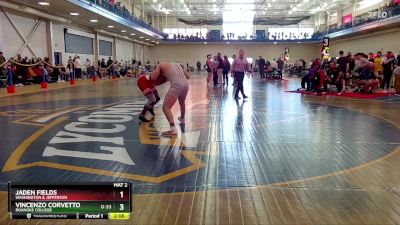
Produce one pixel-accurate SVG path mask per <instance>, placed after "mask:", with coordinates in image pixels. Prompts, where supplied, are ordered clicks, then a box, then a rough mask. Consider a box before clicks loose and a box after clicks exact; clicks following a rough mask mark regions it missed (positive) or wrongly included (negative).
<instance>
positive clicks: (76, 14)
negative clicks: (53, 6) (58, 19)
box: [69, 13, 79, 16]
mask: <svg viewBox="0 0 400 225" xmlns="http://www.w3.org/2000/svg"><path fill="white" fill-rule="evenodd" d="M69 15H71V16H79V13H69Z"/></svg>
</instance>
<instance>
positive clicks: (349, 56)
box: [347, 52, 356, 73]
mask: <svg viewBox="0 0 400 225" xmlns="http://www.w3.org/2000/svg"><path fill="white" fill-rule="evenodd" d="M347 59H348V61H349V73H352V72H353V71H354V67H355V66H356V64H355V61H354V58H353V56H352V54H351V52H347Z"/></svg>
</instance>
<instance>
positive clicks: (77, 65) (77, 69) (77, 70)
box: [74, 56, 83, 79]
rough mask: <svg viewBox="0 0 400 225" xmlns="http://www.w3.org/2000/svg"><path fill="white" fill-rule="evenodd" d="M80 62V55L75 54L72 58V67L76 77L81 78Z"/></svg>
mask: <svg viewBox="0 0 400 225" xmlns="http://www.w3.org/2000/svg"><path fill="white" fill-rule="evenodd" d="M82 66H83V65H82V63H81V57H80V56H77V57H76V58H75V60H74V68H75V76H76V78H78V79H81V78H82Z"/></svg>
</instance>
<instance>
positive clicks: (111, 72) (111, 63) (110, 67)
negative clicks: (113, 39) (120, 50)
mask: <svg viewBox="0 0 400 225" xmlns="http://www.w3.org/2000/svg"><path fill="white" fill-rule="evenodd" d="M112 65H113V61H112V59H111V57H108V61H107V68H108V67H109V69H108V76H112V75H113V72H114V71H113V70H114V69H113V68H112Z"/></svg>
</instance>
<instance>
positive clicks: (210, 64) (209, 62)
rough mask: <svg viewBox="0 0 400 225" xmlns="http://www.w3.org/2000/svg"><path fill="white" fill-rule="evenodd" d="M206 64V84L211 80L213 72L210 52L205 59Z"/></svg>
mask: <svg viewBox="0 0 400 225" xmlns="http://www.w3.org/2000/svg"><path fill="white" fill-rule="evenodd" d="M206 65H207V73H208V75H207V84H209V83H210V82H211V76H212V73H213V63H212V61H211V54H208V55H207V61H206Z"/></svg>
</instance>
